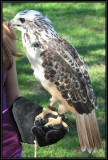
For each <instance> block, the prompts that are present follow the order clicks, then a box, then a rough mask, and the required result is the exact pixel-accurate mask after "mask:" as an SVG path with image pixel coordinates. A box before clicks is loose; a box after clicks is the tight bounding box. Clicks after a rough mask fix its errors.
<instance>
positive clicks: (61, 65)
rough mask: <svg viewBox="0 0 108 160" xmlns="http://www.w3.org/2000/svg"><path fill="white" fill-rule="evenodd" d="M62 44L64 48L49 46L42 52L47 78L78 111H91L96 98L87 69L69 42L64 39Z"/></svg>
mask: <svg viewBox="0 0 108 160" xmlns="http://www.w3.org/2000/svg"><path fill="white" fill-rule="evenodd" d="M63 43H64V44H63ZM59 44H60V43H59ZM61 45H62V48H59V47H60V46H59V45H56V50H54V48H52V47H49V48H48V50H46V51H44V52H43V53H42V54H41V57H42V59H43V64H42V66H43V67H44V69H45V78H46V79H48V80H49V81H50V82H52V83H54V84H55V85H56V87H57V89H58V90H59V92H60V93H61V94H62V97H63V98H64V99H65V100H66V101H67V103H68V104H69V105H70V106H74V107H75V109H76V110H77V112H79V113H89V112H90V111H91V110H92V109H93V105H95V104H96V98H95V95H94V92H93V89H92V87H91V83H90V80H89V76H88V72H87V69H86V68H85V65H84V62H83V61H82V60H81V58H80V56H79V55H78V53H77V51H76V50H75V49H74V48H73V47H72V46H71V45H69V43H67V42H66V41H62V43H61ZM64 46H65V47H64Z"/></svg>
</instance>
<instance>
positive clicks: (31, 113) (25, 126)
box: [12, 97, 68, 147]
mask: <svg viewBox="0 0 108 160" xmlns="http://www.w3.org/2000/svg"><path fill="white" fill-rule="evenodd" d="M12 115H13V117H14V120H15V122H16V125H17V127H18V130H19V133H20V135H21V141H22V142H24V143H29V144H34V140H35V139H36V140H37V142H38V145H39V146H40V147H42V146H47V145H51V144H53V143H57V142H58V141H59V140H60V139H62V138H63V137H64V136H65V134H66V132H67V130H68V125H67V124H66V123H65V121H64V119H62V117H60V116H59V115H58V113H57V112H55V111H52V110H50V109H48V108H42V107H41V106H39V105H37V104H35V103H34V102H32V101H30V100H28V99H27V98H24V97H19V98H18V99H16V100H15V102H14V103H13V105H12Z"/></svg>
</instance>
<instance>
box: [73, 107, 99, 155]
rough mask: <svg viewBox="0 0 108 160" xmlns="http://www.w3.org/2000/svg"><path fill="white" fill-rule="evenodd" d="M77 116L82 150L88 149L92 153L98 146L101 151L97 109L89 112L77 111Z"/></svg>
mask: <svg viewBox="0 0 108 160" xmlns="http://www.w3.org/2000/svg"><path fill="white" fill-rule="evenodd" d="M75 116H76V126H77V132H78V137H79V141H80V146H81V150H82V151H85V150H86V149H87V150H88V152H89V153H91V152H92V151H95V147H97V149H98V151H99V146H100V147H101V148H102V141H101V137H100V133H99V128H98V123H97V119H96V115H95V110H93V111H92V112H91V113H89V114H79V113H78V112H76V114H75Z"/></svg>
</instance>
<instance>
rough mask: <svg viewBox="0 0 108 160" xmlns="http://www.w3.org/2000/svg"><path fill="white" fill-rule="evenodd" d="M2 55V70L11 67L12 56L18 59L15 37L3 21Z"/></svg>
mask: <svg viewBox="0 0 108 160" xmlns="http://www.w3.org/2000/svg"><path fill="white" fill-rule="evenodd" d="M2 30H3V32H2V33H3V37H2V54H3V56H2V57H3V59H2V63H3V70H4V69H10V68H11V67H12V65H13V56H16V57H20V56H21V55H19V54H17V53H18V50H17V49H16V37H15V35H14V32H13V30H11V29H9V28H8V22H7V21H5V20H3V29H2Z"/></svg>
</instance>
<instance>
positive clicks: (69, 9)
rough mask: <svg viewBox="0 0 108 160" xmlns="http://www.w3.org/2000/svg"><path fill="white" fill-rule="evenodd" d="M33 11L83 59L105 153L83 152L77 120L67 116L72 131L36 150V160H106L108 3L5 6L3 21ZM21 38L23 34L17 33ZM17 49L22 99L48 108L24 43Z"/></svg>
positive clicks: (29, 149)
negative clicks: (45, 159)
mask: <svg viewBox="0 0 108 160" xmlns="http://www.w3.org/2000/svg"><path fill="white" fill-rule="evenodd" d="M25 9H29V10H30V9H32V10H37V11H40V12H42V13H44V14H45V15H46V16H47V17H48V18H49V19H50V20H51V21H52V23H53V25H54V27H55V29H56V31H57V32H58V33H59V34H60V35H61V36H62V37H63V38H64V39H66V40H67V41H68V42H70V43H71V44H72V45H73V46H74V47H75V48H76V49H77V50H78V52H79V53H80V55H81V57H82V58H83V60H84V62H85V64H86V66H87V69H88V72H89V75H90V79H91V82H92V86H93V89H94V92H95V94H96V97H97V102H98V110H96V114H97V120H98V124H99V129H100V133H101V137H102V146H103V151H101V150H99V152H98V151H97V150H96V152H95V153H92V154H88V153H87V152H84V153H83V152H82V151H81V150H80V145H79V140H78V135H77V131H76V123H75V119H74V116H73V115H72V114H70V113H66V115H67V116H68V119H69V121H68V123H69V127H70V131H69V132H68V133H67V134H66V136H65V137H64V138H63V139H62V140H61V141H59V142H58V143H56V144H54V145H51V146H47V147H42V148H41V147H38V148H37V157H48V158H49V157H67V158H68V157H69V158H70V157H71V158H75V157H83V158H85V157H87V158H93V157H99V158H100V157H103V158H104V157H106V143H105V142H106V138H105V137H106V135H105V133H106V130H105V124H106V123H105V122H106V119H105V117H106V116H105V111H106V110H105V3H100V2H98V3H96V2H95V3H87V2H86V3H73V2H71V3H55V2H54V3H48V2H45V3H43V2H42V3H28V2H25V3H18V2H14V3H13V2H7V3H5V2H4V3H3V18H5V19H6V20H11V19H12V18H13V17H14V16H15V15H16V13H18V12H19V11H21V10H25ZM15 33H16V36H17V37H18V38H21V33H20V32H19V31H17V30H16V31H15ZM17 48H18V49H19V50H20V53H21V54H22V57H21V58H17V59H16V67H17V74H18V83H19V90H20V93H21V95H22V96H24V97H26V98H28V99H30V100H32V101H33V102H35V103H37V104H40V105H42V106H43V107H47V106H48V105H49V98H50V97H51V96H50V95H49V93H47V92H46V91H45V90H44V89H43V87H42V86H41V84H40V83H39V82H37V81H36V80H35V78H34V77H33V71H32V69H31V66H30V63H29V61H28V59H27V58H26V56H25V53H24V49H23V46H22V43H21V41H17ZM33 156H34V145H30V144H23V157H33Z"/></svg>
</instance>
